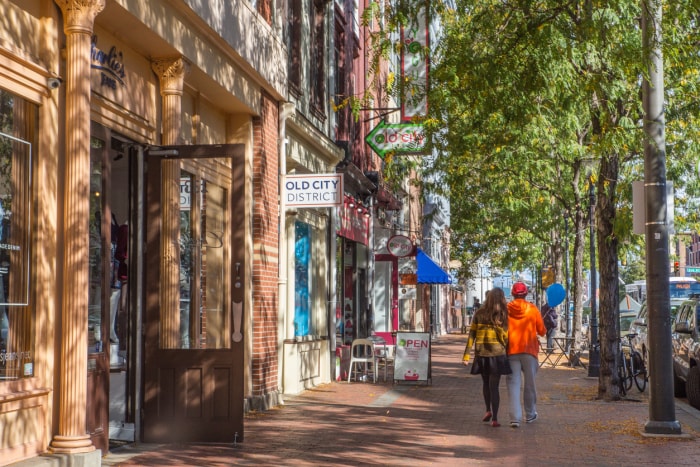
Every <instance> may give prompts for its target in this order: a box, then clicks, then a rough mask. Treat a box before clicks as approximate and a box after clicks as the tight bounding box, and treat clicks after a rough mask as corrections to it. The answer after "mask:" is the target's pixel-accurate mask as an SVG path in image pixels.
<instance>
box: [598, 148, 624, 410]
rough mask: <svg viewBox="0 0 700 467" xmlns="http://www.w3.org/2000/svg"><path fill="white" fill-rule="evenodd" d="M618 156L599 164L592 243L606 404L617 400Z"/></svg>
mask: <svg viewBox="0 0 700 467" xmlns="http://www.w3.org/2000/svg"><path fill="white" fill-rule="evenodd" d="M619 164H620V161H619V157H618V156H617V155H616V154H611V155H607V156H605V157H603V158H602V159H601V161H600V177H599V179H598V183H597V191H598V196H597V205H596V211H595V213H596V234H597V235H596V237H597V238H596V241H597V242H598V245H597V247H598V259H599V261H598V271H599V272H600V281H599V294H598V296H599V305H600V306H599V308H598V310H599V317H598V330H599V339H600V376H599V380H598V398H599V399H604V400H606V401H613V400H619V399H620V389H619V386H618V384H619V381H618V377H617V371H616V370H617V362H618V361H619V358H620V357H621V356H619V350H618V346H617V339H618V336H619V335H620V318H619V316H620V310H619V294H618V289H619V284H618V263H617V250H618V239H617V237H616V236H615V232H614V223H615V214H616V202H617V196H616V193H615V189H616V187H617V177H618V172H619Z"/></svg>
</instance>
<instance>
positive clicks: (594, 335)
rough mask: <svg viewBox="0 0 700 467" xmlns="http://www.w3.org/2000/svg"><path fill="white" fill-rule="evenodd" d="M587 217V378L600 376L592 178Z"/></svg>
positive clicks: (589, 188) (590, 177)
mask: <svg viewBox="0 0 700 467" xmlns="http://www.w3.org/2000/svg"><path fill="white" fill-rule="evenodd" d="M588 194H589V198H588V199H589V201H588V215H589V225H590V233H589V243H590V255H591V281H590V283H591V290H590V295H591V346H590V349H589V351H588V376H593V377H597V376H598V375H599V374H600V344H599V342H598V305H597V297H596V292H597V290H598V283H597V282H598V281H597V278H596V274H597V272H596V264H595V263H596V259H595V219H594V215H593V214H594V207H595V190H594V188H593V177H592V176H590V175H589V177H588Z"/></svg>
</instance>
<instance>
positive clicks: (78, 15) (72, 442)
mask: <svg viewBox="0 0 700 467" xmlns="http://www.w3.org/2000/svg"><path fill="white" fill-rule="evenodd" d="M56 4H58V6H59V7H60V8H61V10H62V11H63V17H64V26H63V29H64V31H65V33H66V154H65V158H66V173H65V193H64V199H63V204H64V219H63V229H64V238H65V248H64V251H65V253H64V258H63V305H62V308H61V324H62V335H61V362H60V368H61V373H60V377H59V379H60V383H59V404H58V415H59V419H58V433H57V434H56V435H55V436H54V438H53V440H52V441H51V447H50V448H51V450H52V451H53V452H56V453H80V452H90V451H94V450H95V447H94V446H93V445H92V441H91V440H90V436H89V435H88V434H87V433H86V431H87V430H86V416H85V415H86V401H87V317H88V313H87V310H88V257H89V248H88V245H89V233H88V222H87V219H89V218H90V209H89V208H90V38H91V36H92V30H93V24H94V21H95V17H96V16H97V14H98V13H99V12H100V11H102V9H104V6H105V0H56Z"/></svg>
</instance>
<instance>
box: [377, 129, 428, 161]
mask: <svg viewBox="0 0 700 467" xmlns="http://www.w3.org/2000/svg"><path fill="white" fill-rule="evenodd" d="M365 142H366V143H367V144H368V145H369V147H370V148H372V150H373V151H374V152H376V153H377V155H378V156H379V157H381V158H382V159H384V158H385V157H386V156H387V155H388V154H389V153H393V154H397V155H401V154H421V153H423V151H424V150H425V136H424V134H423V125H420V124H416V123H384V121H381V122H379V124H377V126H375V127H374V128H372V131H370V132H369V134H368V135H367V137H366V138H365Z"/></svg>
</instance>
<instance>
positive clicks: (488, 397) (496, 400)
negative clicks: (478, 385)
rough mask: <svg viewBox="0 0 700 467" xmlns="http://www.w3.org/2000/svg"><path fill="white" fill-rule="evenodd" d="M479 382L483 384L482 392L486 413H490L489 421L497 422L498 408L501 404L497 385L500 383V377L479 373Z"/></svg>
mask: <svg viewBox="0 0 700 467" xmlns="http://www.w3.org/2000/svg"><path fill="white" fill-rule="evenodd" d="M481 381H483V383H484V387H483V391H484V402H485V403H486V411H487V412H491V420H498V406H499V405H500V403H501V396H500V394H499V393H498V385H499V383H500V382H501V375H492V374H488V373H486V374H484V373H481Z"/></svg>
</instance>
